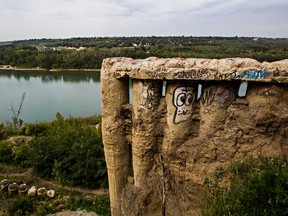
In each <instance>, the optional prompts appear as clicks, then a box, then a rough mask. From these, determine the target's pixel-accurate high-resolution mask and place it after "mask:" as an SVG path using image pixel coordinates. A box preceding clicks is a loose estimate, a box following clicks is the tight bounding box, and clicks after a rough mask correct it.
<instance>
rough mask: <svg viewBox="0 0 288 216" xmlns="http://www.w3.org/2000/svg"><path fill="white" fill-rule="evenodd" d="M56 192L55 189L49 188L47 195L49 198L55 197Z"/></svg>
mask: <svg viewBox="0 0 288 216" xmlns="http://www.w3.org/2000/svg"><path fill="white" fill-rule="evenodd" d="M55 194H56V192H55V191H54V190H48V191H47V196H48V197H49V198H54V197H55Z"/></svg>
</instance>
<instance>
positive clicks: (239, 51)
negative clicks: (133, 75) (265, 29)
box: [0, 36, 288, 69]
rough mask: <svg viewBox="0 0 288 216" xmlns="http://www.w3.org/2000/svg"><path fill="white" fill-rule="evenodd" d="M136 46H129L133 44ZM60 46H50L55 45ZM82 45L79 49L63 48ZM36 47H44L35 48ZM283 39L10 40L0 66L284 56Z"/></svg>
mask: <svg viewBox="0 0 288 216" xmlns="http://www.w3.org/2000/svg"><path fill="white" fill-rule="evenodd" d="M135 44H136V45H137V46H133V45H135ZM59 46H61V47H62V48H60V49H56V50H55V49H54V50H53V49H52V48H53V47H54V48H55V47H59ZM65 46H67V47H70V48H71V47H74V48H79V47H85V49H82V50H75V49H74V50H73V49H65V48H63V47H65ZM37 47H38V49H39V47H40V48H41V47H42V48H44V49H40V50H37ZM287 50H288V41H287V39H270V38H259V39H256V40H255V39H254V38H249V37H246V38H245V37H241V38H239V37H155V36H152V37H98V38H71V39H40V40H24V41H14V42H11V43H10V44H8V45H7V44H6V45H3V46H0V65H1V64H2V65H9V64H10V65H12V66H18V67H27V68H35V67H40V68H45V69H51V68H52V69H53V68H61V69H67V68H75V69H85V68H87V69H92V68H96V69H99V68H100V67H101V64H102V61H103V59H104V58H108V57H114V56H123V57H132V58H146V57H149V56H156V57H160V58H167V57H183V58H190V57H193V58H232V57H248V58H255V59H256V60H258V61H269V62H271V61H276V60H280V59H286V58H288V52H287Z"/></svg>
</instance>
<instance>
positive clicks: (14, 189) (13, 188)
mask: <svg viewBox="0 0 288 216" xmlns="http://www.w3.org/2000/svg"><path fill="white" fill-rule="evenodd" d="M17 190H18V185H17V184H16V183H15V182H14V183H12V184H9V186H8V191H9V192H10V193H14V192H17Z"/></svg>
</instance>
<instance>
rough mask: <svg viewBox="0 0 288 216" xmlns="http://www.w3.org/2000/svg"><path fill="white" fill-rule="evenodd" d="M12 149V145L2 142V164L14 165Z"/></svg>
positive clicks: (0, 152) (0, 148) (0, 149)
mask: <svg viewBox="0 0 288 216" xmlns="http://www.w3.org/2000/svg"><path fill="white" fill-rule="evenodd" d="M12 148H13V144H12V143H10V142H4V141H0V155H1V156H0V163H6V164H12V163H13V156H12Z"/></svg>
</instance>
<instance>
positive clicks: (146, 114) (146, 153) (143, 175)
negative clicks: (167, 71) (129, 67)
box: [132, 80, 162, 187]
mask: <svg viewBox="0 0 288 216" xmlns="http://www.w3.org/2000/svg"><path fill="white" fill-rule="evenodd" d="M161 91H162V82H159V81H143V80H142V81H141V80H133V90H132V98H133V99H132V106H133V117H132V119H133V127H132V160H133V171H134V184H135V186H136V187H141V186H142V185H144V184H147V175H148V172H149V170H150V169H151V168H152V166H153V163H154V154H155V153H157V138H158V137H157V134H158V131H157V129H156V128H157V124H159V112H158V110H157V108H158V106H159V104H160V99H161Z"/></svg>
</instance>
